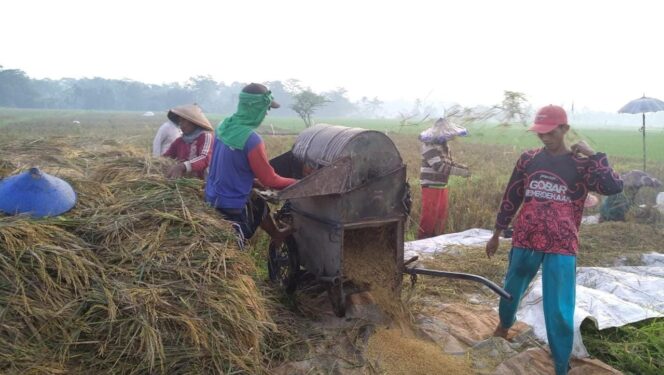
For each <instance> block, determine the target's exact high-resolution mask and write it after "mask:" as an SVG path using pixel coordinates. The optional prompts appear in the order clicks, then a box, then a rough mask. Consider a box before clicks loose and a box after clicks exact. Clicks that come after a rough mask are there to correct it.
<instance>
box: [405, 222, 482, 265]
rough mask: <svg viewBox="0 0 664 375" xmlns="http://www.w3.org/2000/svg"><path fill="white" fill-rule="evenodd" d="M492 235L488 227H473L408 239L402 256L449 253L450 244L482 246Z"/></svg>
mask: <svg viewBox="0 0 664 375" xmlns="http://www.w3.org/2000/svg"><path fill="white" fill-rule="evenodd" d="M492 235H493V231H490V230H488V229H480V228H473V229H468V230H466V231H463V232H459V233H448V234H442V235H440V236H436V237H431V238H425V239H422V240H417V241H409V242H406V243H405V244H404V258H405V259H409V258H410V257H413V256H416V255H417V256H427V255H434V254H443V253H451V252H453V250H452V249H451V245H462V246H484V245H486V243H487V242H488V241H489V239H490V238H491V236H492Z"/></svg>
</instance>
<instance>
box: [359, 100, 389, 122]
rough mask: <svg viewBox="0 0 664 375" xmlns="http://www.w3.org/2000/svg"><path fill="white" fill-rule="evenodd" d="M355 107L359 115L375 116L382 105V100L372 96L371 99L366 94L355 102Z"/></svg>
mask: <svg viewBox="0 0 664 375" xmlns="http://www.w3.org/2000/svg"><path fill="white" fill-rule="evenodd" d="M357 107H358V110H359V113H360V116H364V117H369V118H375V117H377V116H378V112H380V110H381V108H382V107H383V101H382V100H380V99H378V97H376V96H374V98H373V99H369V98H367V97H366V96H363V97H362V99H360V101H359V103H357Z"/></svg>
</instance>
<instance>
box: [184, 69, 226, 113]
mask: <svg viewBox="0 0 664 375" xmlns="http://www.w3.org/2000/svg"><path fill="white" fill-rule="evenodd" d="M186 87H187V89H189V91H191V92H192V94H193V96H194V101H195V102H196V103H198V105H200V106H201V107H202V108H203V110H205V111H219V109H220V108H218V107H219V104H220V103H219V84H218V83H217V81H215V80H214V79H212V77H211V76H209V75H208V76H196V77H191V78H189V81H188V82H187V85H186Z"/></svg>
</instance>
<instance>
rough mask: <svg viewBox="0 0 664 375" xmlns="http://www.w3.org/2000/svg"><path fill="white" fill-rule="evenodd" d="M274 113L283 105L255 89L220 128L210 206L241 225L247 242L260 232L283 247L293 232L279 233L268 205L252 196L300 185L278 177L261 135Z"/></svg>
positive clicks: (212, 166) (263, 89) (242, 95)
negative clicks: (258, 191) (255, 191)
mask: <svg viewBox="0 0 664 375" xmlns="http://www.w3.org/2000/svg"><path fill="white" fill-rule="evenodd" d="M272 108H279V104H278V103H277V102H275V101H274V99H273V98H272V93H271V92H270V91H269V90H268V89H267V87H265V86H264V85H261V84H258V83H252V84H249V85H247V86H245V87H244V88H243V89H242V92H240V95H239V101H238V105H237V110H236V111H235V113H234V114H233V115H231V116H230V117H228V118H226V119H225V120H224V121H222V122H221V124H219V126H218V127H217V131H216V137H215V142H214V151H213V152H212V160H211V162H210V174H209V176H208V179H207V182H206V184H205V200H206V201H207V202H208V203H209V204H210V205H212V206H213V207H215V208H216V209H217V210H218V211H219V212H220V213H221V214H222V216H223V217H224V218H225V219H227V220H229V221H231V222H233V223H234V224H235V225H234V226H235V228H236V230H237V232H238V234H239V235H240V237H241V238H242V239H248V238H251V237H252V236H253V235H254V233H255V232H256V230H257V229H258V227H259V226H260V227H261V228H263V229H264V230H265V231H266V232H267V233H268V234H269V235H270V236H271V237H272V240H273V241H274V242H276V243H281V242H282V241H283V240H284V239H285V238H286V236H288V235H289V234H290V233H291V232H292V231H291V230H290V229H289V228H278V227H277V225H276V224H275V223H274V220H273V219H272V217H271V215H270V214H269V208H268V206H267V203H266V202H265V201H264V200H263V199H262V198H261V197H260V196H258V195H257V194H252V187H253V186H254V184H255V183H257V184H258V185H262V186H264V187H268V188H272V189H277V190H280V189H283V188H285V187H287V186H290V185H292V184H294V183H295V182H296V180H294V179H292V178H286V177H282V176H279V175H278V174H277V173H276V172H275V171H274V168H272V166H271V165H270V163H269V161H268V158H267V152H266V151H265V143H264V142H263V140H262V139H261V137H260V136H259V135H258V133H256V132H255V129H256V128H258V127H259V126H260V124H261V123H262V122H263V119H265V116H266V115H267V112H268V111H269V110H270V109H272Z"/></svg>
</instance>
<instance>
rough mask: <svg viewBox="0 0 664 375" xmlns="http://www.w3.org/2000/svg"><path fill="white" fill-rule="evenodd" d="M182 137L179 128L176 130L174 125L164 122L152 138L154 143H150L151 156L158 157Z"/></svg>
mask: <svg viewBox="0 0 664 375" xmlns="http://www.w3.org/2000/svg"><path fill="white" fill-rule="evenodd" d="M181 135H182V132H181V131H180V128H178V127H177V126H176V125H175V124H174V123H172V122H170V121H166V122H165V123H163V124H161V126H160V127H159V130H157V134H156V135H155V136H154V141H152V156H154V157H159V156H161V155H163V154H164V152H166V151H168V147H170V145H171V143H173V141H175V140H176V139H177V138H178V137H179V136H181Z"/></svg>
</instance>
